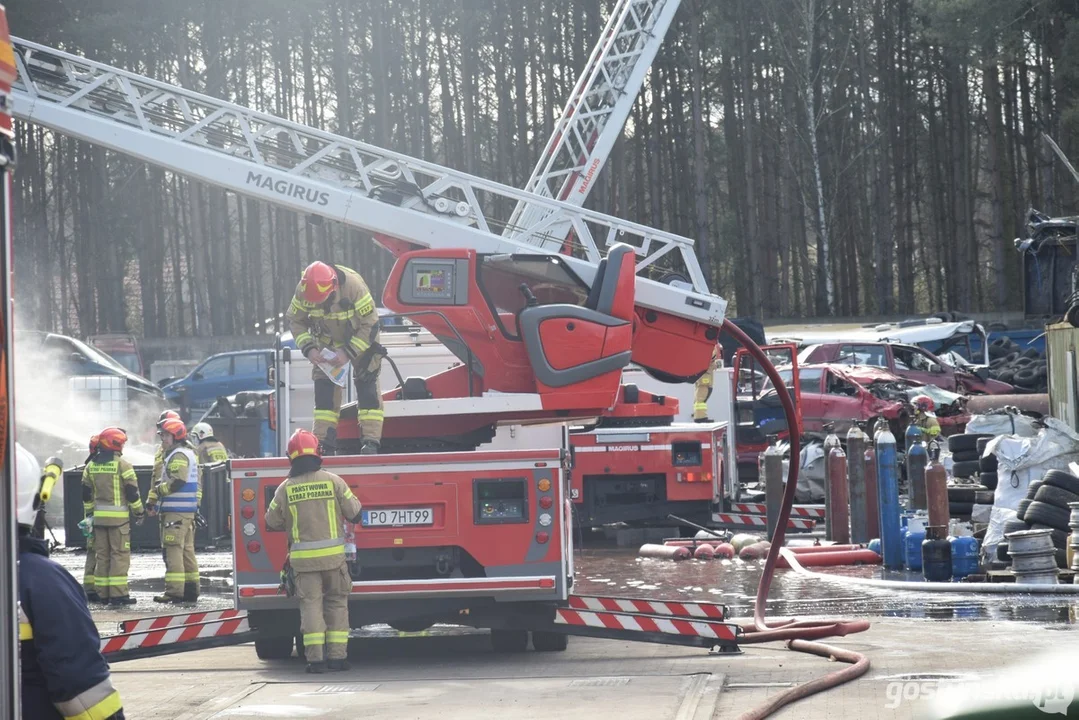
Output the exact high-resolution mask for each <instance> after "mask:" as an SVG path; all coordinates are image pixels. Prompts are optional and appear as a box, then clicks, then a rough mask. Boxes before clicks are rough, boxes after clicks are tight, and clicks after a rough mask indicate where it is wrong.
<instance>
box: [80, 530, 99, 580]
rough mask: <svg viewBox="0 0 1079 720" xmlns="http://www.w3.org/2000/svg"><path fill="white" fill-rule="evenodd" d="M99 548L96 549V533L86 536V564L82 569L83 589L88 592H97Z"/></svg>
mask: <svg viewBox="0 0 1079 720" xmlns="http://www.w3.org/2000/svg"><path fill="white" fill-rule="evenodd" d="M96 569H97V550H95V549H94V534H93V533H92V532H91V533H90V534H89V535H88V536H87V537H86V565H85V566H83V569H82V589H83V591H84V592H86V594H90V593H96V592H97V580H96V578H95V575H96V573H95V572H94V571H95V570H96Z"/></svg>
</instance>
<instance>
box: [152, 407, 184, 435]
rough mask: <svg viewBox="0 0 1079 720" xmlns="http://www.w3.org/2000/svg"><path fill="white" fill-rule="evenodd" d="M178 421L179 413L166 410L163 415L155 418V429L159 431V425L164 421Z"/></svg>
mask: <svg viewBox="0 0 1079 720" xmlns="http://www.w3.org/2000/svg"><path fill="white" fill-rule="evenodd" d="M179 419H180V413H178V412H176V411H175V410H166V411H165V412H163V413H161V414H160V415H158V416H157V429H158V430H160V429H161V424H162V423H164V422H165V421H166V420H179Z"/></svg>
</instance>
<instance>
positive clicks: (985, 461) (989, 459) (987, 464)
mask: <svg viewBox="0 0 1079 720" xmlns="http://www.w3.org/2000/svg"><path fill="white" fill-rule="evenodd" d="M999 462H1000V461H998V460H997V456H996V455H993V454H992V453H990V454H988V455H983V456H982V457H980V458H978V467H979V468H981V471H982V472H983V473H987V472H991V473H995V472H996V471H997V465H998V464H999Z"/></svg>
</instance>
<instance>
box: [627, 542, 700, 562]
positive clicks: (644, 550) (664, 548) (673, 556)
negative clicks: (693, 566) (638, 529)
mask: <svg viewBox="0 0 1079 720" xmlns="http://www.w3.org/2000/svg"><path fill="white" fill-rule="evenodd" d="M637 554H638V555H640V556H641V557H646V558H655V559H656V560H688V559H689V558H691V557H692V556H693V554H692V553H691V552H690V551H689V548H687V547H671V546H669V545H653V544H651V543H649V544H647V545H641V549H640V550H638V551H637Z"/></svg>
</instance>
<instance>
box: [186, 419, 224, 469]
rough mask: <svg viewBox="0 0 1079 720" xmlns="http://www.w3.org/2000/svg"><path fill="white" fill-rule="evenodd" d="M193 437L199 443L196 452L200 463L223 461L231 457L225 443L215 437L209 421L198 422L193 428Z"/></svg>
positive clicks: (209, 463) (210, 463) (208, 463)
mask: <svg viewBox="0 0 1079 720" xmlns="http://www.w3.org/2000/svg"><path fill="white" fill-rule="evenodd" d="M191 439H192V440H193V441H194V442H195V443H197V445H196V446H195V453H196V455H198V459H199V464H200V465H212V464H213V463H222V462H225V461H226V460H228V459H229V451H228V450H227V449H226V448H225V443H223V442H221V441H220V440H218V439H217V438H216V437H214V429H213V427H212V426H211V425H210V424H209V423H204V422H200V423H196V424H195V427H193V428H191Z"/></svg>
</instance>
